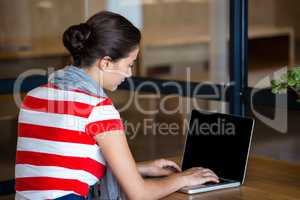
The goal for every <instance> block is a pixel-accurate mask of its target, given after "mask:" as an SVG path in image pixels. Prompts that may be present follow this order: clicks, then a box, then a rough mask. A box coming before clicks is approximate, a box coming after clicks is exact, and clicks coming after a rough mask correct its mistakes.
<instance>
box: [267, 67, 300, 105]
mask: <svg viewBox="0 0 300 200" xmlns="http://www.w3.org/2000/svg"><path fill="white" fill-rule="evenodd" d="M271 87H272V92H273V93H274V94H278V93H281V92H283V91H286V90H287V89H289V90H292V91H294V92H295V93H296V94H297V95H298V99H297V102H299V103H300V67H293V68H292V69H290V70H288V71H287V73H285V74H282V75H281V76H280V78H279V79H274V80H272V81H271Z"/></svg>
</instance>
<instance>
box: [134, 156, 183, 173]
mask: <svg viewBox="0 0 300 200" xmlns="http://www.w3.org/2000/svg"><path fill="white" fill-rule="evenodd" d="M137 168H138V171H139V172H140V174H141V175H142V176H152V177H155V176H168V175H170V174H173V173H176V172H181V169H180V167H179V166H178V165H177V164H176V163H175V162H173V161H171V160H166V159H158V160H153V161H146V162H140V163H137Z"/></svg>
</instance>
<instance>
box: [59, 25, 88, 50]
mask: <svg viewBox="0 0 300 200" xmlns="http://www.w3.org/2000/svg"><path fill="white" fill-rule="evenodd" d="M90 35H91V28H90V26H89V25H88V24H86V23H81V24H79V25H74V26H71V27H69V28H68V29H67V30H66V31H65V32H64V34H63V43H64V45H65V47H66V48H67V49H68V50H69V51H70V52H71V53H78V52H80V51H81V50H82V49H83V48H85V45H86V42H87V40H88V39H89V37H90Z"/></svg>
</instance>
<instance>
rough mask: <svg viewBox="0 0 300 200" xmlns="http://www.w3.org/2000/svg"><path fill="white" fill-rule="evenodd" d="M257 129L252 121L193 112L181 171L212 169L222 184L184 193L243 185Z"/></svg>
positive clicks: (190, 189) (182, 190)
mask: <svg viewBox="0 0 300 200" xmlns="http://www.w3.org/2000/svg"><path fill="white" fill-rule="evenodd" d="M253 127H254V120H253V119H251V118H246V117H239V116H234V115H228V114H221V113H209V112H205V113H201V112H199V111H197V110H193V111H192V113H191V117H190V123H189V128H188V133H187V137H186V143H185V148H184V152H183V157H182V161H181V168H182V170H186V169H189V168H191V167H205V168H209V169H211V170H212V171H214V172H215V173H216V174H217V175H218V177H219V179H220V182H219V183H212V182H210V183H205V184H203V185H196V186H193V187H184V188H182V189H181V190H180V192H183V193H187V194H195V193H200V192H208V191H212V190H219V189H225V188H232V187H238V186H240V185H242V184H243V183H244V180H245V174H246V168H247V161H248V155H249V151H250V146H251V138H252V132H253Z"/></svg>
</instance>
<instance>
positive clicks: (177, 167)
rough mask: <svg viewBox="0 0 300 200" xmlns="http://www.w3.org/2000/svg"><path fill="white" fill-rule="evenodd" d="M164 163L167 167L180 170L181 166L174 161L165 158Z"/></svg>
mask: <svg viewBox="0 0 300 200" xmlns="http://www.w3.org/2000/svg"><path fill="white" fill-rule="evenodd" d="M165 164H166V165H167V166H169V167H173V168H175V169H176V170H177V171H178V172H181V168H180V167H179V166H178V165H177V164H176V163H175V162H173V161H171V160H165Z"/></svg>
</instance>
